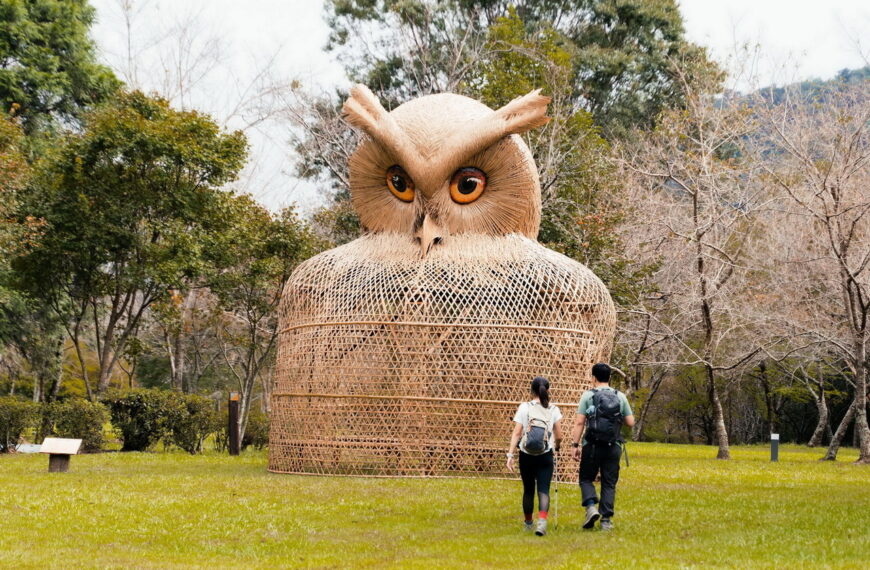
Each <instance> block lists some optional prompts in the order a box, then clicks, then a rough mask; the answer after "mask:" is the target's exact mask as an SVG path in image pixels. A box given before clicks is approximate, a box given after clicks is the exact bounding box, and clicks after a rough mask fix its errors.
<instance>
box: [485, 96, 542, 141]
mask: <svg viewBox="0 0 870 570" xmlns="http://www.w3.org/2000/svg"><path fill="white" fill-rule="evenodd" d="M552 100H553V99H552V98H551V97H547V96H545V95H541V90H540V89H535V90H534V91H532V92H531V93H528V94H526V95H523V96H522V97H517V98H516V99H514V100H513V101H511V102H510V103H508V104H507V105H505V106H504V107H502V108H500V109H499V110H497V111H496V112H495V114H496V116H498V117H499V118H500V119H501V120H503V121H504V123H505V134H509V135H511V134H512V135H517V134H520V133H524V132H526V131H529V130H532V129H534V128H536V127H541V126H543V125H546V124H547V123H549V122H550V117H548V116H547V105H549V104H550V101H552Z"/></svg>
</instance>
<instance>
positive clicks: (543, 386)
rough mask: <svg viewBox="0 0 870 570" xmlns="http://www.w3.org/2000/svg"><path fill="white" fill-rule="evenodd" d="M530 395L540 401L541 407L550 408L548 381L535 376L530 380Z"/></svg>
mask: <svg viewBox="0 0 870 570" xmlns="http://www.w3.org/2000/svg"><path fill="white" fill-rule="evenodd" d="M532 394H534V395H535V396H537V397H538V398H539V399H540V400H541V405H542V406H543V407H545V408H549V407H550V381H549V380H547V379H546V378H544V377H543V376H535V379H534V380H532Z"/></svg>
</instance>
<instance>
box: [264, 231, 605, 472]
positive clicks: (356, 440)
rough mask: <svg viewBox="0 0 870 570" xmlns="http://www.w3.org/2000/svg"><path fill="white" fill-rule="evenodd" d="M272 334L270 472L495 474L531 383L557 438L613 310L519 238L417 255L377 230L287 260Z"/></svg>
mask: <svg viewBox="0 0 870 570" xmlns="http://www.w3.org/2000/svg"><path fill="white" fill-rule="evenodd" d="M280 326H281V334H280V341H279V347H278V368H277V374H276V381H275V386H274V389H273V394H272V428H271V434H270V446H269V469H270V470H271V471H275V472H282V473H312V474H343V475H367V476H420V477H441V476H469V477H503V476H509V474H508V473H507V472H506V470H505V460H504V459H505V457H504V452H505V450H506V449H507V444H508V441H509V434H510V431H511V429H512V426H513V424H512V421H511V420H512V417H513V414H514V412H515V410H516V407H517V405H518V404H519V402H521V401H524V400H528V399H529V384H530V381H531V379H532V378H533V377H534V376H537V375H540V376H545V377H547V378H549V379H550V382H551V394H552V397H553V399H554V400H555V401H556V402H557V403H558V402H564V403H565V404H563V405H561V406H560V408H561V409H562V412H563V414H564V416H565V418H564V420H563V426H564V429H565V430H566V437H567V435H568V433H569V431H570V427H571V425H572V422H573V416H574V409H575V408H576V405H577V402H578V401H579V398H580V395H581V394H582V392H583V390H584V389H586V388H588V387H589V385H590V384H591V377H590V375H589V370H590V368H591V365H592V364H593V363H594V362H596V361H601V360H604V361H606V360H607V358H608V357H609V355H610V350H611V346H612V339H613V332H614V327H615V311H614V307H613V303H612V301H611V299H610V296H609V294H608V292H607V289H606V288H605V287H604V285H603V284H602V283H601V281H600V280H599V279H598V278H597V277H596V276H595V275H594V274H593V273H592V272H591V271H589V270H588V269H587V268H586V267H584V266H583V265H581V264H580V263H577V262H576V261H573V260H571V259H569V258H567V257H565V256H563V255H561V254H558V253H556V252H553V251H551V250H548V249H546V248H544V247H543V246H541V245H540V244H539V243H537V242H536V241H534V240H531V239H529V238H526V237H521V236H518V235H509V236H504V237H491V236H482V235H457V236H451V237H450V238H449V242H448V243H445V244H444V246H443V247H439V248H436V249H434V250H433V251H432V253H430V255H429V256H427V257H425V258H423V259H421V258H420V255H419V250H418V248H417V247H416V246H415V244H414V242H413V240H412V238H411V237H410V236H408V235H405V234H394V233H379V234H370V235H366V236H364V237H361V238H359V239H357V240H355V241H353V242H351V243H349V244H346V245H344V246H341V247H338V248H336V249H333V250H330V251H327V252H324V253H322V254H320V255H318V256H316V257H314V258H312V259H310V260H308V261H307V262H305V263H304V264H302V265H301V266H300V267H299V268H298V269H297V270H296V271H295V272H294V274H293V276H292V277H291V279H290V281H289V283H288V284H287V287H286V289H285V291H284V299H283V303H282V307H281V323H280ZM569 455H570V454H569V453H568V452H567V451H566V450H563V452H562V453H561V454H560V469H559V471H560V474H561V476H562V478H563V480H565V479H568V478H571V479H573V478H575V477H576V468H577V466H576V463H573V462H572V461H571V460H570V459H569ZM569 473H570V474H572V475H571V476H570V477H566V475H567V474H569Z"/></svg>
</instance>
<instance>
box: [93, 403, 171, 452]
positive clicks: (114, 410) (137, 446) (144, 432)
mask: <svg viewBox="0 0 870 570" xmlns="http://www.w3.org/2000/svg"><path fill="white" fill-rule="evenodd" d="M169 394H170V393H169V392H164V391H162V390H155V389H149V390H131V391H129V392H127V393H126V394H123V395H119V396H111V397H109V398H107V399H106V400H105V402H106V405H108V407H109V411H110V412H111V414H112V425H113V426H115V429H117V430H118V432H119V433H120V436H121V440H123V442H124V445H123V446H122V447H121V451H145V450H146V449H148V448H149V447H151V446H152V445H154V444H155V443H157V441H158V440H159V439H160V438H161V437H163V436H164V435H166V434H167V419H168V418H167V416H168V415H169V414H168V410H167V407H168V399H169Z"/></svg>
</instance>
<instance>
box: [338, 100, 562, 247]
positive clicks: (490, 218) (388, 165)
mask: <svg viewBox="0 0 870 570" xmlns="http://www.w3.org/2000/svg"><path fill="white" fill-rule="evenodd" d="M549 102H550V98H549V97H544V96H542V95H540V90H536V91H532V92H531V93H529V94H528V95H525V96H523V97H519V98H517V99H514V100H513V101H511V102H510V103H508V104H507V105H505V106H504V107H502V108H500V109H498V110H496V111H493V110H492V109H490V108H489V107H487V106H486V105H484V104H482V103H480V102H478V101H475V100H474V99H470V98H468V97H463V96H461V95H456V94H453V93H441V94H437V95H427V96H425V97H420V98H418V99H414V100H412V101H408V102H407V103H405V104H403V105H401V106H399V107H397V108H396V109H394V110H393V111H392V112H387V111H386V109H384V107H383V106H382V105H381V103H380V102H379V101H378V99H377V98H376V97H375V96H374V94H373V93H372V92H371V91H370V90H369V89H368V88H367V87H365V86H364V85H356V86H355V87H354V88H353V89H351V95H350V97H349V98H348V100H347V101H346V102H345V103H344V108H343V111H344V116H345V119H346V120H347V121H348V122H349V123H350V124H351V125H353V126H354V127H356V128H358V129H360V130H362V131H363V133H364V134H365V135H366V137H364V139H363V141H362V142H361V143H360V145H359V147H358V148H357V149H356V151H355V152H354V154H353V155H352V156H351V158H350V164H349V166H350V185H351V197H352V200H353V205H354V208H355V209H356V211H357V213H358V214H359V218H360V222H361V224H362V226H363V228H364V230H366V231H369V232H386V231H390V232H397V233H407V234H408V235H410V236H413V237H414V239H415V240H417V241H418V243H419V245H420V251H421V255H423V256H426V254H427V253H428V252H429V251H430V249H431V248H432V247H433V246H436V245H438V244H440V243H443V242H444V241H445V240H447V239H449V237H448V236H450V235H451V234H469V233H474V234H487V235H492V236H502V235H508V234H514V233H516V234H523V235H526V236H529V237H531V238H535V237H536V236H537V233H538V226H539V225H540V221H541V187H540V183H539V180H538V171H537V168H536V167H535V162H534V160H533V159H532V154H531V152H530V151H529V148H528V147H527V146H526V144H525V142H523V140H522V138H520V137H519V136H518V135H519V134H520V133H523V132H525V131H528V130H530V129H533V128H535V127H538V126H541V125H543V124H545V123H546V122H547V121H549V118H548V117H547V116H546V111H547V104H548V103H549Z"/></svg>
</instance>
